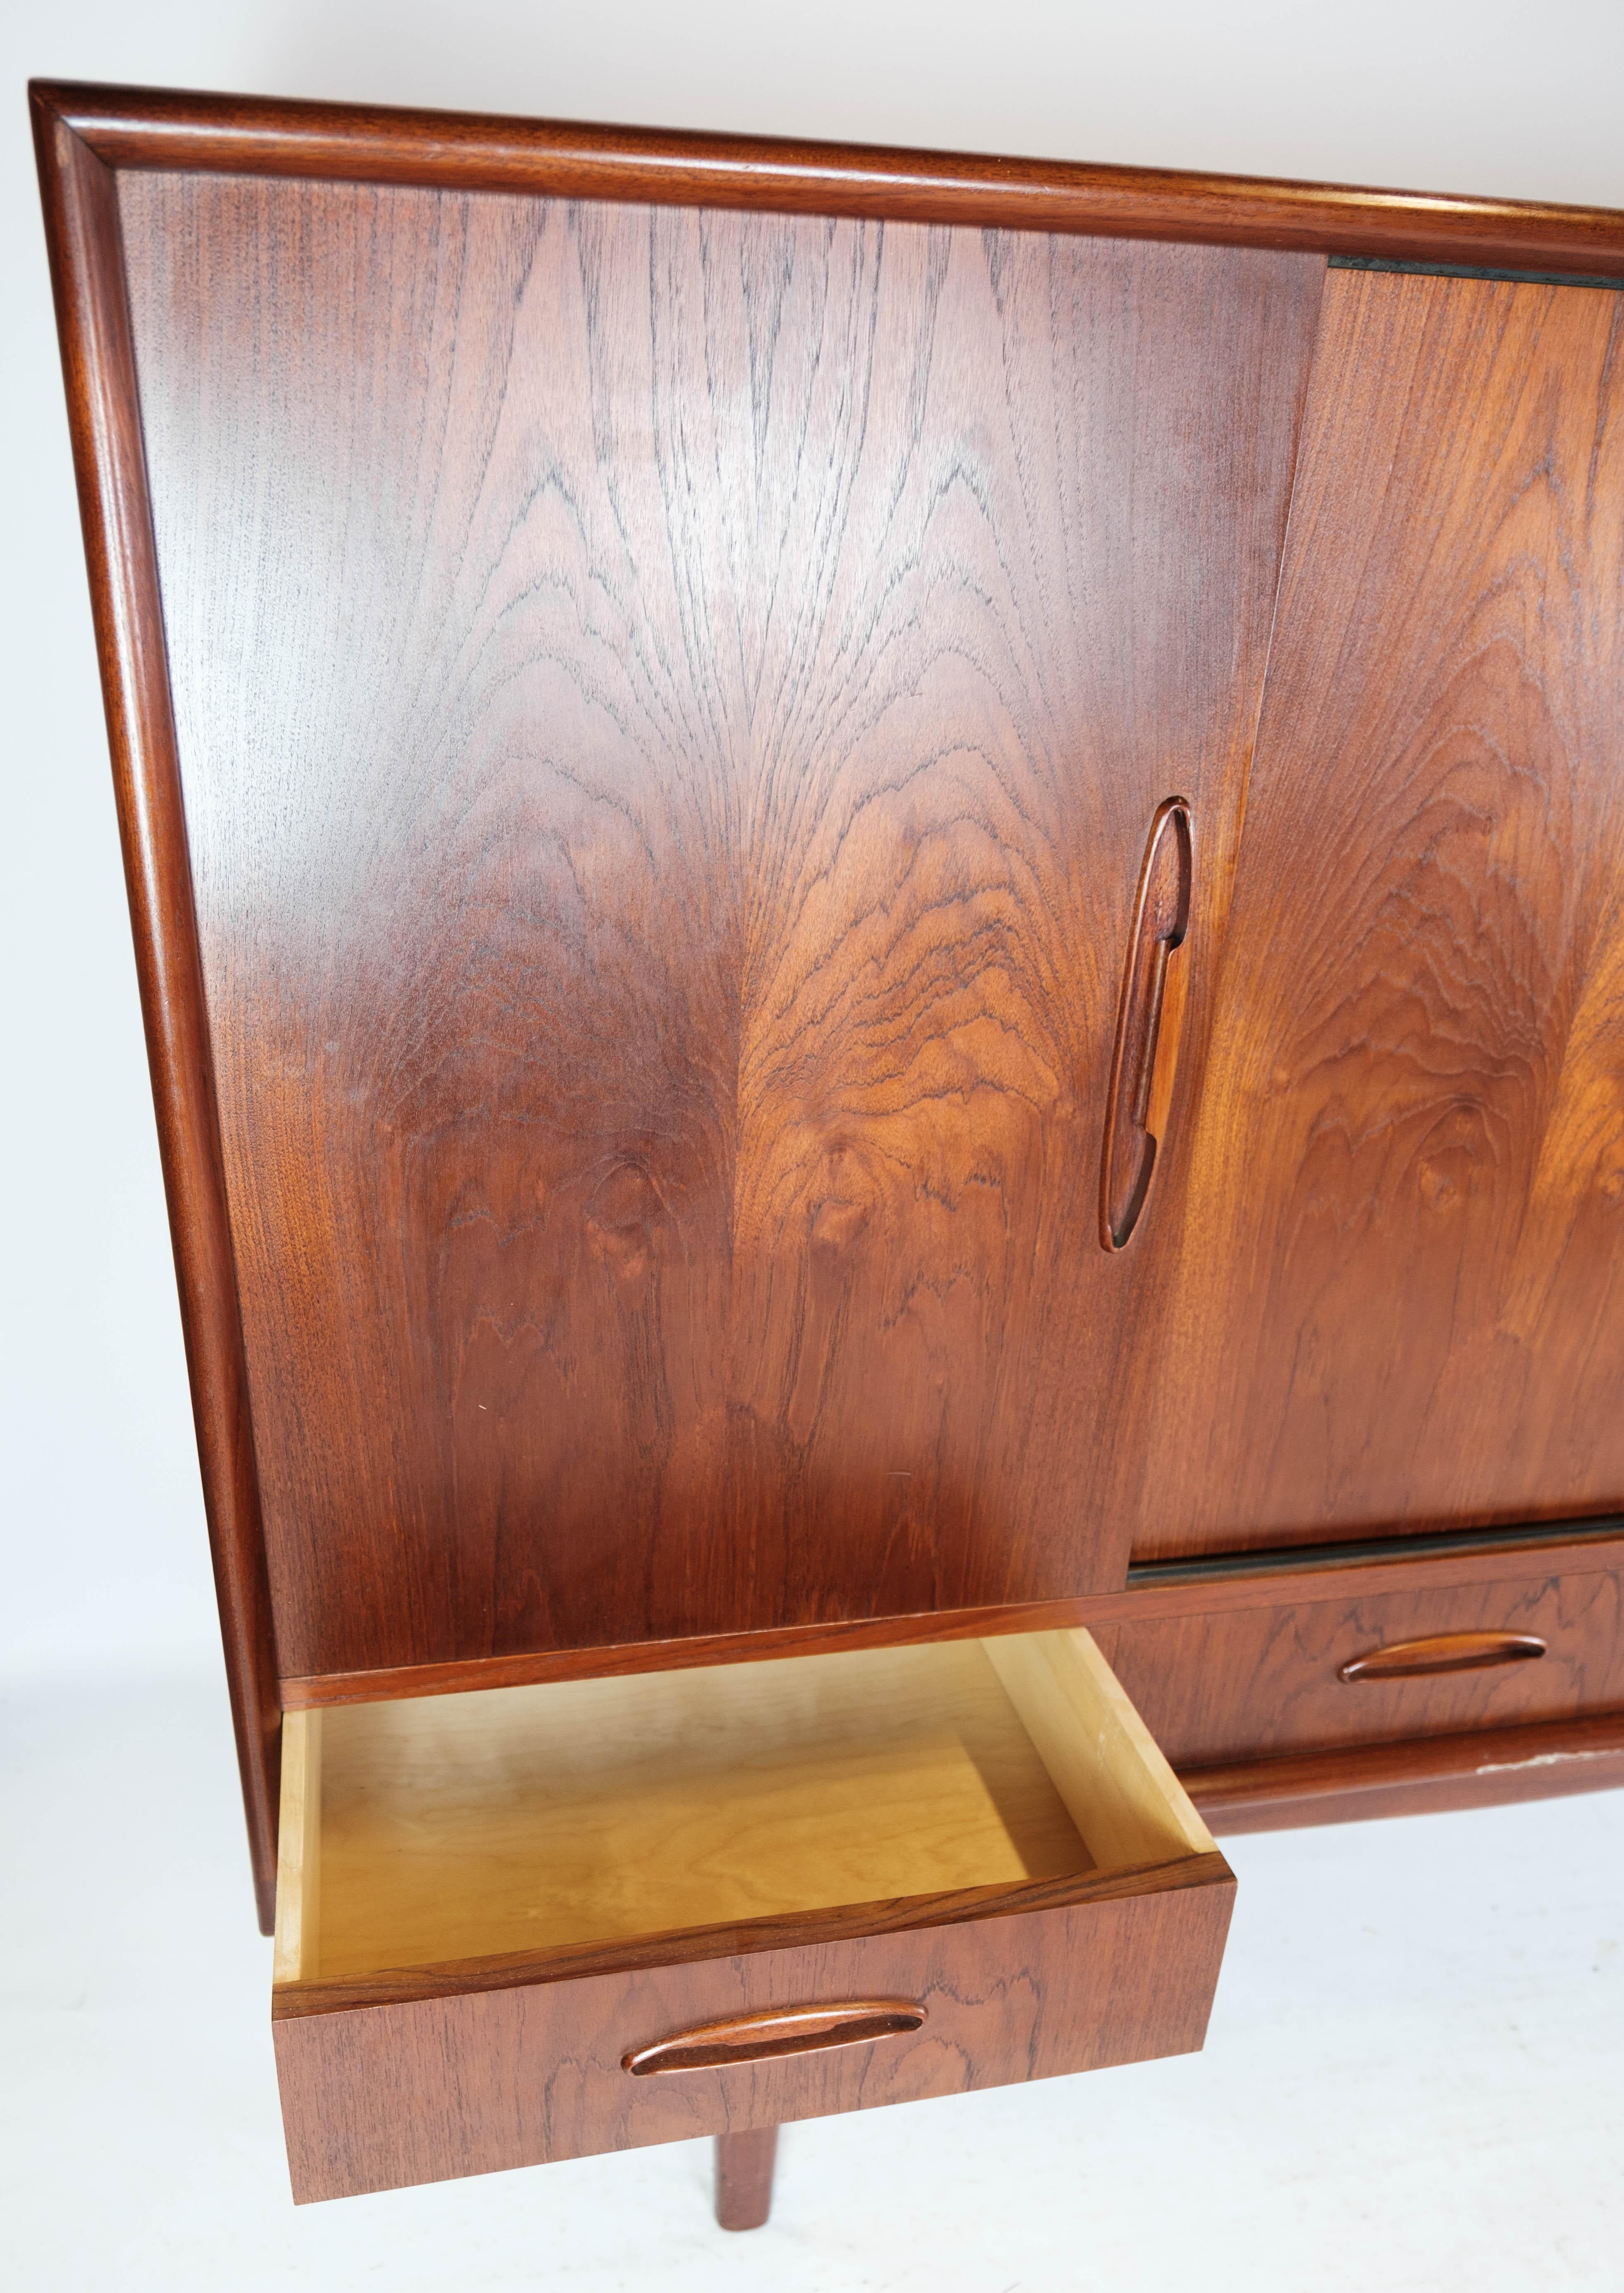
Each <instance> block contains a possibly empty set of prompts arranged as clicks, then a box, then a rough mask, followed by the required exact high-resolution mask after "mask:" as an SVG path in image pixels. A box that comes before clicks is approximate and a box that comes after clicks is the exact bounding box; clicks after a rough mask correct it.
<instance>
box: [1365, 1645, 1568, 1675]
mask: <svg viewBox="0 0 1624 2293" xmlns="http://www.w3.org/2000/svg"><path fill="white" fill-rule="evenodd" d="M1544 1654H1545V1642H1544V1641H1542V1640H1536V1638H1535V1637H1534V1635H1533V1633H1437V1634H1436V1635H1435V1636H1434V1638H1433V1639H1431V1640H1425V1641H1394V1643H1393V1645H1392V1647H1391V1648H1378V1649H1372V1650H1371V1651H1370V1653H1369V1656H1356V1657H1353V1659H1352V1661H1351V1662H1350V1663H1347V1664H1345V1665H1342V1666H1341V1667H1340V1669H1339V1670H1338V1672H1337V1679H1338V1680H1415V1679H1418V1678H1419V1677H1420V1676H1421V1675H1422V1674H1424V1673H1434V1672H1481V1671H1483V1670H1484V1669H1485V1667H1486V1666H1488V1665H1491V1664H1526V1663H1527V1662H1528V1661H1529V1659H1530V1658H1531V1657H1536V1656H1543V1655H1544Z"/></svg>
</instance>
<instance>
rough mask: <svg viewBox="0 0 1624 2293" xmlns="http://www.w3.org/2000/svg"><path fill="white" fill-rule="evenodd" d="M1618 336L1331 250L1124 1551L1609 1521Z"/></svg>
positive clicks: (1615, 1245) (1619, 684) (1618, 1317)
mask: <svg viewBox="0 0 1624 2293" xmlns="http://www.w3.org/2000/svg"><path fill="white" fill-rule="evenodd" d="M1621 346H1624V300H1621V299H1620V297H1619V296H1615V295H1608V294H1595V293H1590V292H1588V291H1585V290H1582V289H1578V288H1562V287H1539V286H1522V285H1511V284H1507V283H1505V282H1496V281H1491V280H1476V279H1455V278H1434V277H1416V276H1407V275H1394V274H1381V273H1373V272H1364V271H1346V270H1339V271H1332V272H1330V273H1329V276H1328V278H1327V280H1326V286H1325V296H1324V303H1323V315H1322V320H1321V340H1320V346H1319V351H1318V353H1317V356H1316V361H1315V369H1314V382H1313V388H1312V391H1311V393H1310V399H1309V406H1308V410H1307V413H1306V414H1305V419H1304V426H1303V442H1302V450H1301V454H1300V457H1299V466H1298V474H1297V484H1296V488H1295V490H1294V493H1293V498H1292V512H1291V531H1290V534H1289V539H1288V543H1287V547H1286V553H1285V561H1284V565H1283V569H1282V571H1281V600H1280V609H1279V613H1278V616H1277V619H1276V623H1275V630H1274V638H1273V647H1272V651H1271V656H1270V669H1269V682H1268V691H1267V693H1266V695H1265V700H1264V712H1263V718H1262V722H1261V724H1260V725H1259V728H1258V737H1257V751H1256V762H1255V764H1254V766H1253V770H1252V774H1251V779H1250V783H1249V788H1248V805H1247V817H1246V838H1245V845H1244V849H1243V855H1242V859H1241V863H1240V868H1239V870H1238V871H1237V876H1236V887H1235V895H1234V906H1233V909H1232V918H1231V927H1230V931H1229V935H1228V937H1227V940H1226V944H1225V948H1224V956H1223V972H1222V977H1221V981H1220V984H1219V989H1218V1001H1219V1017H1218V1020H1217V1022H1216V1025H1215V1029H1214V1033H1213V1042H1214V1046H1215V1049H1214V1053H1213V1056H1212V1058H1211V1059H1210V1061H1209V1062H1208V1068H1207V1072H1206V1076H1205V1081H1204V1086H1203V1091H1202V1097H1201V1101H1200V1108H1199V1112H1198V1114H1197V1115H1196V1117H1195V1120H1194V1123H1193V1130H1194V1137H1193V1138H1192V1142H1191V1147H1190V1157H1189V1163H1188V1170H1189V1177H1188V1181H1187V1184H1186V1186H1185V1187H1184V1192H1183V1195H1182V1199H1181V1204H1180V1214H1181V1216H1182V1219H1183V1222H1184V1244H1183V1249H1182V1252H1181V1253H1180V1257H1179V1264H1178V1269H1177V1272H1176V1275H1175V1276H1174V1280H1173V1286H1174V1288H1175V1290H1176V1292H1177V1295H1178V1299H1179V1311H1178V1314H1177V1316H1176V1319H1175V1320H1174V1321H1172V1322H1170V1324H1169V1328H1168V1341H1167V1342H1166V1344H1165V1345H1164V1346H1163V1347H1162V1348H1161V1349H1159V1354H1158V1360H1157V1367H1156V1372H1155V1383H1156V1388H1157V1393H1156V1399H1155V1402H1154V1404H1153V1407H1154V1410H1155V1413H1156V1414H1157V1415H1158V1416H1159V1417H1160V1418H1162V1419H1163V1420H1164V1421H1165V1422H1168V1424H1172V1423H1174V1422H1176V1423H1177V1424H1178V1426H1179V1438H1178V1439H1177V1440H1176V1441H1168V1442H1167V1443H1165V1444H1164V1445H1163V1446H1162V1447H1161V1448H1160V1450H1159V1451H1158V1452H1156V1453H1154V1454H1153V1456H1152V1457H1151V1468H1150V1471H1148V1473H1147V1475H1146V1478H1145V1481H1144V1484H1143V1495H1142V1496H1141V1499H1140V1503H1139V1517H1140V1527H1139V1529H1138V1532H1137V1534H1136V1536H1135V1558H1137V1559H1140V1560H1151V1559H1156V1558H1169V1559H1170V1558H1175V1557H1178V1556H1182V1555H1189V1554H1191V1553H1194V1552H1201V1551H1203V1550H1211V1549H1213V1548H1214V1547H1216V1548H1218V1549H1220V1550H1224V1551H1232V1550H1234V1549H1236V1548H1239V1547H1244V1546H1246V1545H1248V1544H1257V1545H1268V1546H1278V1545H1283V1544H1295V1543H1302V1544H1314V1543H1316V1542H1321V1541H1323V1540H1326V1539H1331V1538H1337V1537H1346V1536H1349V1535H1356V1534H1358V1535H1367V1536H1374V1535H1378V1534H1379V1533H1381V1531H1382V1530H1383V1529H1389V1530H1394V1531H1398V1530H1402V1527H1404V1526H1406V1525H1407V1526H1409V1527H1415V1528H1421V1527H1445V1528H1449V1527H1462V1528H1464V1527H1471V1526H1473V1525H1475V1524H1486V1523H1491V1522H1494V1521H1497V1520H1505V1519H1508V1518H1509V1519H1518V1518H1521V1519H1532V1518H1539V1516H1540V1515H1541V1514H1543V1515H1546V1516H1547V1517H1551V1516H1560V1515H1562V1514H1574V1513H1580V1512H1587V1511H1588V1512H1593V1513H1617V1512H1619V1511H1620V1510H1624V1215H1621V1213H1624V1097H1621V1096H1620V1088H1619V1075H1620V1048H1621V1045H1624V872H1621V871H1620V860H1619V855H1620V849H1621V848H1624V615H1621V613H1620V599H1621V598H1624V362H1621V361H1620V347H1621Z"/></svg>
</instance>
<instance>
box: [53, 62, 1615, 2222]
mask: <svg viewBox="0 0 1624 2293" xmlns="http://www.w3.org/2000/svg"><path fill="white" fill-rule="evenodd" d="M33 102H34V116H35V120H36V129H37V135H38V148H39V158H40V170H41V179H42V182H43V186H44V203H45V215H46V223H47V230H48V235H49V241H50V250H51V258H52V265H53V276H54V280H55V287H56V295H57V306H58V312H59V318H60V324H61V339H62V350H63V361H64V369H65V372H66V377H67V386H68V400H69V413H70V417H71V423H72V431H73V441H74V450H75V455H76V459H77V473H78V482H79V490H80V498H81V506H82V509H83V515H84V524H85V542H86V548H87V553H88V557H89V564H90V577H91V585H92V589H93V597H94V604H95V613H96V628H97V636H98V643H99V647H100V655H101V675H102V681H103V686H104V691H105V697H106V703H107V714H108V722H109V733H110V737H111V744H112V752H113V764H114V773H115V778H116V782H117V796H118V806H119V817H120V821H121V823H122V831H123V837H124V848H125V862H126V866H127V870H128V877H129V886H130V896H131V906H132V912H133V922H134V932H135V943H136V949H137V955H138V960H139V966H140V974H141V990H142V995H143V1003H144V1010H145V1017H146V1026H147V1033H148V1041H149V1051H150V1057H151V1065H152V1073H153V1079H154V1087H155V1091H156V1096H157V1104H158V1126H159V1132H160V1137H161V1141H162V1147H163V1156H164V1167H165V1173H166V1183H167V1187H168V1195H169V1203H170V1211H171V1216H172V1220H173V1227H174V1244H175V1259H176V1266H177V1270H178V1276H179V1282H180V1289H181V1297H182V1309H183V1315H184V1323H185V1331H186V1340H187V1348H188V1358H189V1363H190V1375H191V1381H192V1390H193V1397H194V1401H195V1406H196V1413H197V1422H198V1441H199V1448H200V1453H201V1460H202V1471H203V1483H204V1490H205V1495H206V1504H207V1511H208V1519H209V1527H210V1534H211V1537H212V1539H213V1548H214V1566H215V1573H216V1577H217V1582H218V1586H219V1593H220V1605H221V1613H222V1622H223V1626H224V1634H225V1646H226V1655H227V1661H228V1666H229V1671H230V1682H231V1693H232V1699H233V1709H234V1713H235V1716H236V1723H237V1732H238V1752H239V1756H240V1761H241V1767H242V1776H243V1787H244V1795H245V1798H246V1807H247V1818H248V1832H249V1839H250V1843H251V1847H252V1852H253V1860H254V1871H255V1881H256V1884H257V1888H258V1894H259V1904H260V1913H261V1918H262V1922H263V1924H264V1925H265V1927H266V1928H267V1930H270V1929H271V1928H272V1927H273V1926H274V1929H275V1932H276V1962H275V1963H276V1977H275V1987H274V1991H273V2000H272V2012H273V2015H274V2017H275V2029H276V2038H277V2053H278V2062H279V2074H280V2078H281V2083H282V2093H283V2103H284V2115H285V2119H286V2124H287V2140H288V2152H289V2158H290V2161H291V2167H292V2173H293V2182H294V2190H295V2196H296V2197H298V2198H300V2199H308V2198H321V2197H329V2196H335V2195H342V2194H344V2193H346V2192H356V2191H362V2190H375V2189H382V2188H387V2187H392V2186H397V2185H400V2184H407V2183H411V2182H417V2181H424V2180H430V2179H433V2178H437V2177H441V2176H450V2175H456V2174H468V2173H477V2172H482V2171H486V2170H489V2169H492V2168H495V2167H508V2166H516V2165H521V2164H529V2163H535V2162H537V2161H541V2160H545V2159H553V2158H564V2157H570V2156H574V2155H578V2154H581V2153H583V2152H586V2151H596V2150H605V2149H613V2148H618V2147H622V2146H626V2145H629V2144H633V2143H646V2142H658V2141H665V2140H670V2139H675V2138H677V2137H681V2136H686V2135H703V2134H715V2135H720V2136H723V2137H726V2138H725V2140H724V2141H723V2145H722V2151H721V2156H722V2161H723V2176H722V2197H721V2209H722V2213H723V2218H724V2220H726V2221H727V2222H729V2223H730V2224H732V2225H745V2224H748V2223H750V2222H752V2221H755V2220H759V2219H760V2218H762V2217H763V2216H764V2210H765V2206H766V2202H767V2192H768V2188H769V2186H770V2181H771V2170H772V2138H773V2137H772V2128H774V2127H776V2126H777V2125H778V2124H779V2123H780V2122H781V2121H783V2120H786V2119H794V2118H797V2117H804V2116H807V2115H810V2114H814V2113H818V2112H823V2111H839V2110H847V2109H853V2108H859V2107H867V2106H869V2105H871V2104H875V2103H888V2102H893V2101H901V2100H906V2099H910V2098H915V2097H919V2096H925V2095H930V2094H941V2093H946V2092H949V2091H957V2090H961V2089H963V2088H966V2087H969V2086H980V2085H986V2084H990V2083H994V2082H997V2081H999V2080H1006V2079H1011V2078H1031V2077H1042V2076H1046V2075H1049V2074H1051V2073H1054V2072H1060V2071H1070V2070H1084V2069H1091V2068H1095V2067H1098V2066H1101V2065H1103V2064H1108V2063H1112V2062H1127V2061H1132V2060H1136V2059H1142V2058H1144V2057H1147V2056H1150V2055H1154V2054H1168V2053H1173V2052H1177V2051H1180V2050H1182V2049H1187V2048H1192V2047H1196V2046H1200V2043H1201V2039H1202V2036H1203V2032H1204V2030H1205V2025H1206V2021H1207V2014H1208V2007H1209V2005H1210V2002H1211V1998H1212V1994H1213V1988H1214V1984H1215V1982H1216V1976H1217V1969H1218V1962H1219V1958H1220V1956H1221V1953H1222V1949H1223V1944H1224V1930H1225V1927H1226V1924H1227V1920H1228V1915H1229V1908H1230V1901H1231V1898H1232V1890H1233V1881H1232V1876H1231V1874H1230V1872H1229V1869H1228V1867H1227V1866H1226V1864H1225V1863H1224V1859H1223V1857H1222V1855H1221V1854H1220V1853H1219V1852H1218V1851H1217V1849H1216V1847H1215V1846H1214V1844H1213V1841H1212V1838H1211V1836H1210V1835H1209V1832H1208V1828H1207V1826H1208V1823H1210V1824H1211V1825H1212V1826H1213V1827H1215V1828H1216V1829H1218V1830H1224V1829H1225V1828H1229V1829H1241V1828H1245V1827H1248V1826H1249V1827H1260V1826H1264V1825H1271V1824H1281V1823H1298V1822H1305V1821H1314V1820H1322V1819H1338V1818H1345V1817H1350V1816H1357V1815H1363V1814H1368V1813H1379V1812H1383V1811H1403V1810H1406V1809H1414V1808H1422V1807H1447V1806H1460V1805H1466V1804H1469V1803H1474V1802H1479V1801H1486V1800H1492V1799H1506V1798H1510V1797H1517V1796H1522V1795H1533V1794H1537V1793H1541V1792H1548V1791H1563V1790H1576V1789H1583V1788H1586V1787H1595V1786H1599V1785H1604V1784H1615V1783H1619V1782H1620V1781H1624V1618H1621V1615H1620V1600H1621V1595H1624V294H1621V293H1620V288H1621V287H1624V215H1613V214H1609V213H1603V212H1598V211H1590V210H1581V209H1577V208H1571V207H1537V206H1530V205H1525V204H1517V203H1511V202H1506V201H1496V200H1490V199H1440V198H1431V197H1421V196H1412V195H1409V194H1400V193H1386V192H1373V191H1361V190H1326V189H1320V188H1315V187H1313V186H1308V185H1303V184H1296V183H1272V182H1239V181H1229V180H1224V179H1221V178H1216V177H1205V176H1198V175H1184V174H1156V173H1149V172H1140V171H1134V170H1128V169H1119V168H1107V167H1083V166H1043V165H1038V164H1037V163H1035V162H1031V161H1024V160H1022V161H1015V160H994V159H982V158H943V157H939V156H929V157H927V156H922V155H918V154H911V153H907V152H898V151H886V150H847V149H835V148H829V147H822V146H818V145H812V144H788V143H774V142H755V141H749V140H744V139H724V138H709V137H699V136H687V135H667V134H647V133H642V132H631V131H620V130H614V129H605V128H596V127H580V126H545V125H537V124H536V123H532V122H528V121H521V120H511V119H491V120H483V119H470V118H461V117H449V116H441V115H436V114H430V113H409V112H400V111H384V110H368V109H344V108H341V107H335V106H326V105H316V104H304V103H279V102H263V101H250V100H244V99H237V98H230V97H214V96H198V95H173V94H152V93H136V92H132V91H127V90H120V89H109V88H88V87H69V86H61V85H36V87H35V89H34V91H33Z"/></svg>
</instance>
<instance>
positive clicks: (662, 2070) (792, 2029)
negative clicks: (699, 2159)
mask: <svg viewBox="0 0 1624 2293" xmlns="http://www.w3.org/2000/svg"><path fill="white" fill-rule="evenodd" d="M926 2019H927V2017H926V2014H925V2009H924V2007H923V2006H916V2005H914V2004H913V2002H912V2001H911V2000H910V1999H907V1998H846V1999H841V2000H840V2001H838V2002H837V2003H836V2004H834V2005H825V2006H769V2007H764V2008H761V2009H758V2010H757V2012H755V2013H752V2014H729V2015H726V2016H724V2017H723V2020H722V2021H721V2022H701V2023H700V2024H699V2028H698V2029H697V2030H677V2031H675V2032H673V2034H672V2035H671V2037H669V2038H657V2039H656V2040H655V2041H654V2043H653V2045H652V2046H634V2048H633V2049H632V2052H631V2053H630V2054H627V2055H626V2057H625V2059H624V2060H623V2061H622V2062H621V2065H620V2067H621V2069H622V2070H629V2071H630V2072H631V2074H632V2076H633V2077H634V2078H678V2077H680V2076H682V2074H683V2072H684V2071H687V2070H717V2069H723V2068H725V2067H727V2066H728V2065H730V2064H731V2063H733V2062H768V2061H771V2060H772V2058H773V2057H774V2056H776V2055H779V2054H821V2053H823V2052H824V2050H825V2049H826V2048H828V2047H829V2046H872V2045H873V2044H874V2042H875V2041H876V2039H877V2038H907V2037H909V2035H910V2033H911V2032H913V2031H915V2030H922V2029H923V2028H924V2025H925V2021H926Z"/></svg>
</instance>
